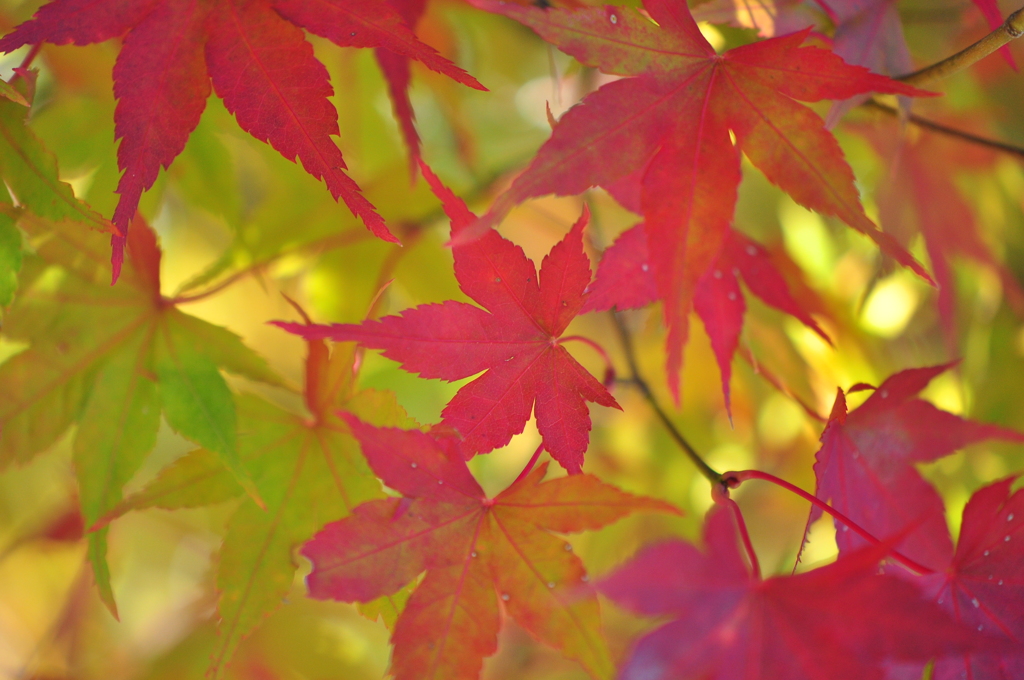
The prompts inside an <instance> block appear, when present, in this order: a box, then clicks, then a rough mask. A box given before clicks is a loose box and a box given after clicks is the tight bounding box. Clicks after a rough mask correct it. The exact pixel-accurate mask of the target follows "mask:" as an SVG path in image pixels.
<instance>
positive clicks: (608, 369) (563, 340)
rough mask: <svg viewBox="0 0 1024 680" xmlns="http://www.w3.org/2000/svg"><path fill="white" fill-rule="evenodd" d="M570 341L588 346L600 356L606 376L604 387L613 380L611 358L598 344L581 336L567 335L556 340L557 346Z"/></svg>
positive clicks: (613, 367) (613, 368)
mask: <svg viewBox="0 0 1024 680" xmlns="http://www.w3.org/2000/svg"><path fill="white" fill-rule="evenodd" d="M570 340H575V341H577V342H582V343H584V344H586V345H589V346H590V347H591V348H592V349H593V350H594V351H595V352H597V353H598V354H600V355H601V358H602V359H604V368H605V376H606V378H605V381H604V384H605V385H606V386H607V385H608V384H609V383H610V382H611V381H612V380H614V379H615V366H614V364H612V358H611V357H610V356H608V352H606V351H605V349H604V347H602V346H601V345H599V344H598V343H596V342H594V341H593V340H591V339H590V338H585V337H583V336H582V335H567V336H565V337H564V338H559V339H558V344H559V345H561V344H564V343H566V342H568V341H570Z"/></svg>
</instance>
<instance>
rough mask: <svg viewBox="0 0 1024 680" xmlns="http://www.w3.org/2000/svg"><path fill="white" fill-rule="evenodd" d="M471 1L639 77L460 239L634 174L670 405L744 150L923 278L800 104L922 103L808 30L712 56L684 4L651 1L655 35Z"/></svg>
mask: <svg viewBox="0 0 1024 680" xmlns="http://www.w3.org/2000/svg"><path fill="white" fill-rule="evenodd" d="M473 3H474V4H476V5H477V6H480V7H482V8H485V9H488V10H491V11H493V12H497V13H500V14H505V15H507V16H509V17H512V18H514V19H517V20H518V21H521V22H522V23H524V24H526V25H527V26H529V27H530V28H532V29H533V30H535V31H536V32H537V33H538V34H539V35H540V36H541V37H542V38H544V39H545V40H546V41H548V42H550V43H552V44H555V45H557V46H558V47H559V48H561V49H562V50H564V51H565V52H567V53H569V54H571V55H572V56H574V57H576V58H577V59H578V60H580V61H581V62H582V63H584V64H587V65H592V66H597V67H598V68H600V69H601V70H602V71H604V72H606V73H609V74H613V75H622V76H634V77H630V78H623V79H622V80H618V81H615V82H612V83H609V84H607V85H604V86H603V87H601V88H600V89H599V90H597V91H596V92H594V93H592V94H590V95H588V96H587V97H586V98H585V99H584V100H583V101H582V102H581V103H580V104H578V105H577V106H575V107H573V108H572V109H570V110H569V111H568V112H567V113H566V114H565V115H564V116H563V117H562V119H561V121H560V122H559V123H558V125H557V126H556V127H555V129H554V132H553V134H552V136H551V139H549V140H548V141H547V142H546V143H545V144H544V145H543V146H542V147H541V149H540V150H539V151H538V152H537V156H536V157H535V158H534V159H533V161H532V162H531V164H530V166H529V167H528V168H527V169H526V171H525V172H523V174H521V175H520V176H519V177H518V178H517V179H516V180H515V182H514V183H513V184H512V186H511V188H510V189H509V190H508V191H507V192H506V193H505V194H503V195H502V196H500V197H499V198H498V199H497V200H496V201H495V203H494V205H493V206H492V207H491V209H490V211H489V212H488V213H487V214H486V215H485V216H484V217H483V218H482V219H481V220H480V222H479V223H478V224H477V225H475V226H474V228H473V230H472V231H471V232H467V233H466V234H465V235H464V236H463V237H462V239H463V240H467V239H468V238H470V237H471V236H473V235H476V234H479V233H481V231H483V230H486V229H489V228H490V227H491V226H493V225H494V224H496V223H497V222H498V221H499V220H500V219H501V218H502V217H503V216H504V215H505V214H506V213H507V212H508V210H510V209H511V208H512V207H513V206H514V205H516V204H518V203H520V202H521V201H523V200H526V199H527V198H530V197H533V196H541V195H544V194H550V193H554V194H559V195H569V194H578V193H580V192H582V191H584V190H585V189H587V188H589V187H592V186H595V185H600V186H604V187H608V186H609V185H613V184H614V183H615V182H616V181H617V180H620V179H622V178H623V177H625V176H627V175H629V174H630V173H642V185H643V191H642V205H643V214H644V223H645V225H646V230H647V240H648V243H649V244H650V248H651V253H652V256H653V257H652V264H653V266H654V273H655V278H656V281H657V284H658V292H659V296H660V297H661V299H662V300H663V301H664V303H665V321H666V324H667V326H668V329H669V334H668V341H667V342H668V374H669V386H670V387H671V389H672V391H673V393H674V394H675V395H676V396H678V387H679V370H680V366H681V363H682V346H683V344H684V342H685V339H686V333H687V315H688V313H689V311H690V308H691V305H692V302H693V297H694V295H695V293H696V289H697V282H698V279H699V278H700V276H701V275H702V274H703V273H704V272H705V271H706V270H707V269H708V266H709V265H710V264H711V262H712V260H713V259H714V258H715V257H716V256H717V254H718V252H719V251H720V250H721V248H722V245H723V244H724V242H725V240H726V237H727V235H728V233H729V223H730V221H731V220H732V217H733V212H734V208H735V204H736V187H737V185H738V184H739V181H740V151H742V152H743V153H744V154H746V156H747V158H749V159H750V161H751V162H752V163H753V164H754V165H755V166H757V167H758V168H759V169H760V170H761V171H762V172H764V174H765V176H767V177H768V179H769V180H771V181H772V182H773V183H775V184H777V185H778V186H779V187H781V188H782V189H783V190H784V191H786V192H787V193H789V194H790V195H791V196H792V197H793V199H794V200H796V202H797V203H800V204H801V205H803V206H806V207H808V208H811V209H813V210H816V211H818V212H820V213H824V214H826V215H834V216H836V217H838V218H840V219H841V220H843V221H844V222H846V223H847V224H849V225H850V226H852V227H854V228H855V229H858V230H860V231H862V232H863V233H865V234H867V235H868V236H870V237H871V238H872V239H873V240H875V241H876V242H877V243H878V244H879V245H880V246H881V248H882V249H883V251H885V252H886V253H888V254H890V255H892V256H893V257H894V258H896V259H897V260H898V261H899V262H901V263H903V264H904V265H907V266H909V267H912V268H913V269H914V270H915V271H917V272H918V273H920V274H921V275H922V276H924V277H926V278H927V274H926V273H925V272H924V270H923V269H922V268H921V266H920V265H919V264H918V263H917V262H916V261H915V260H914V259H913V257H911V256H910V255H909V254H908V253H907V251H906V250H905V249H904V248H903V247H902V246H901V245H899V243H897V242H896V241H895V240H894V239H893V238H892V237H890V236H888V235H887V234H884V233H883V232H881V231H879V230H878V228H877V227H876V226H875V225H874V223H872V222H871V220H870V219H868V218H867V216H866V215H865V214H864V210H863V208H862V207H861V205H860V198H859V196H858V194H857V189H856V188H855V187H854V184H853V172H852V171H851V170H850V168H849V166H848V165H847V164H846V161H845V160H844V158H843V154H842V150H841V149H840V148H839V144H838V143H837V142H836V140H835V138H834V137H832V135H831V134H830V133H829V132H828V131H826V130H825V128H824V125H823V123H822V121H821V119H820V118H819V117H818V116H817V115H816V114H815V113H814V112H812V111H811V110H810V109H808V108H807V107H805V106H801V105H800V104H798V103H796V102H795V101H794V100H801V101H819V100H822V99H845V98H848V97H851V96H853V95H855V94H860V93H863V92H872V91H874V92H894V93H901V94H907V95H920V94H927V93H925V92H922V91H921V90H917V89H914V88H911V87H908V86H906V85H903V84H901V83H897V82H894V81H892V80H889V79H888V78H884V77H882V76H878V75H875V74H872V73H869V72H868V71H867V70H866V69H863V68H860V67H857V66H850V65H848V64H845V63H843V61H842V60H841V59H840V58H839V57H837V56H835V55H834V54H832V53H830V52H827V51H825V50H822V49H818V48H814V47H801V44H802V43H803V42H804V39H805V38H806V37H807V31H803V32H800V33H796V34H793V35H789V36H783V37H779V38H773V39H771V40H765V41H763V42H759V43H753V44H750V45H744V46H742V47H738V48H736V49H733V50H729V51H728V52H726V53H724V54H721V55H719V54H716V53H715V50H714V49H713V48H712V47H711V45H710V44H709V43H708V42H707V40H705V39H704V37H703V36H702V35H701V33H700V31H699V30H698V28H697V24H696V23H695V22H694V20H693V17H692V16H691V15H690V12H689V10H688V9H687V7H686V3H683V2H678V1H672V0H646V2H645V3H644V7H645V8H646V9H647V12H648V13H649V15H650V18H651V19H653V20H654V22H657V24H655V23H654V22H652V21H651V20H650V19H648V18H647V17H645V16H643V15H641V14H640V13H638V12H637V11H635V10H633V9H630V8H627V7H623V8H619V7H604V8H589V9H584V10H579V11H566V10H554V9H549V10H546V11H545V10H539V9H536V8H525V7H521V6H519V5H513V4H502V3H500V2H494V1H493V0H473ZM730 134H732V135H733V136H734V137H735V143H734V142H733V141H732V139H731V138H730ZM456 240H458V239H456Z"/></svg>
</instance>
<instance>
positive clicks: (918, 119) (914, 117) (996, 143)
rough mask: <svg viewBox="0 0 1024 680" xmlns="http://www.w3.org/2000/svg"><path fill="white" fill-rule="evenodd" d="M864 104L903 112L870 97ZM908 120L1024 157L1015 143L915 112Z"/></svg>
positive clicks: (885, 110)
mask: <svg viewBox="0 0 1024 680" xmlns="http://www.w3.org/2000/svg"><path fill="white" fill-rule="evenodd" d="M863 106H864V107H865V108H869V109H872V110H874V111H880V112H882V113H887V114H889V115H890V116H900V115H901V112H900V111H899V109H897V108H896V107H894V106H889V105H888V104H883V103H881V102H879V101H876V100H874V99H869V100H868V101H866V102H864V104H863ZM906 120H907V122H909V123H911V124H912V125H916V126H917V127H919V128H922V129H925V130H929V131H931V132H937V133H939V134H943V135H946V136H948V137H953V138H956V139H959V140H961V141H964V142H970V143H972V144H977V145H979V146H984V147H988V148H989V149H994V150H996V151H1002V152H1003V153H1008V154H1010V155H1012V156H1016V157H1017V158H1022V159H1024V147H1019V146H1015V145H1013V144H1008V143H1006V142H1000V141H998V140H995V139H989V138H988V137H981V136H980V135H975V134H973V133H970V132H966V131H964V130H958V129H956V128H952V127H949V126H948V125H943V124H942V123H936V122H935V121H933V120H928V119H927V118H922V117H921V116H918V115H915V114H913V113H911V114H910V115H908V116H906Z"/></svg>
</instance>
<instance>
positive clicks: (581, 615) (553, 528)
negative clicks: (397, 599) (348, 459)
mask: <svg viewBox="0 0 1024 680" xmlns="http://www.w3.org/2000/svg"><path fill="white" fill-rule="evenodd" d="M347 420H348V423H349V425H350V426H351V428H352V431H353V433H354V434H355V436H356V437H357V438H358V439H359V441H360V443H361V444H362V447H363V453H364V454H365V455H366V458H367V460H368V461H369V463H370V467H372V468H373V470H374V472H375V473H377V475H379V476H380V477H381V479H382V480H384V483H385V484H387V485H388V486H389V487H391V488H392V489H394V490H396V491H398V492H400V493H401V494H402V498H389V499H384V500H378V501H371V502H369V503H366V504H364V505H361V506H359V507H358V508H356V510H355V512H354V513H353V514H352V516H351V517H349V518H347V519H344V520H342V521H340V522H336V523H334V524H331V525H329V526H328V527H327V528H326V529H324V531H322V532H321V533H320V534H318V535H317V536H316V537H315V538H314V539H313V540H312V541H311V542H310V543H309V544H307V545H306V547H305V548H304V549H303V553H304V554H305V555H306V556H307V557H309V558H310V559H311V560H312V561H313V572H312V573H311V574H310V576H309V579H308V584H309V590H310V594H311V595H312V596H313V597H318V598H331V599H337V600H344V601H348V602H366V601H369V600H372V599H375V598H378V597H381V596H386V595H390V594H392V593H395V592H396V591H398V590H399V588H401V587H402V586H404V585H405V584H407V583H409V582H410V581H412V580H413V579H414V578H416V576H418V575H419V574H420V573H422V572H424V571H425V572H426V576H425V577H424V578H423V580H422V581H421V582H420V583H419V585H418V586H416V590H415V591H414V592H413V594H412V596H411V597H410V598H409V601H408V603H407V604H406V606H405V609H404V610H403V611H402V613H401V615H400V616H399V618H398V621H397V623H396V625H395V629H394V632H393V634H392V642H393V644H394V652H393V655H392V662H391V672H392V674H393V675H394V676H395V678H396V679H397V680H412V679H414V678H415V679H417V680H420V679H424V680H464V679H465V680H469V679H472V678H476V677H477V676H478V675H479V673H480V668H481V664H482V662H483V659H484V657H486V656H490V655H491V654H493V653H494V651H495V650H496V648H497V634H498V630H499V628H500V621H501V617H500V609H504V611H505V612H506V613H507V614H509V615H510V616H512V618H514V619H515V620H516V621H517V622H518V623H519V624H520V625H521V626H523V627H524V628H525V629H526V630H528V631H529V632H530V633H531V634H532V635H533V636H535V637H536V638H538V639H540V640H541V641H543V642H545V643H547V644H549V645H551V646H553V647H556V648H557V649H559V650H560V651H561V652H562V653H563V654H564V655H566V656H568V657H570V658H573V659H576V660H577V661H579V662H580V664H582V665H583V667H584V668H585V669H586V670H587V672H588V673H589V674H590V675H591V676H593V677H595V678H609V677H611V675H612V674H613V673H614V666H613V665H612V661H611V657H610V655H609V653H608V650H607V648H606V646H605V642H604V639H603V637H602V635H601V631H600V624H599V613H598V604H597V599H596V597H595V596H594V594H593V593H588V592H585V591H581V590H580V586H582V585H583V583H584V582H585V581H586V580H587V577H586V572H585V571H584V569H583V564H582V563H581V562H580V560H579V558H577V557H576V555H575V554H573V552H572V546H571V545H570V544H569V543H567V542H565V540H563V539H560V538H557V537H556V536H554V535H552V534H551V533H550V532H557V533H572V532H577V531H583V530H586V529H597V528H599V527H602V526H604V525H606V524H610V523H612V522H614V521H616V520H618V519H620V518H622V517H624V516H626V515H628V514H630V513H633V512H636V511H641V510H647V511H660V512H676V511H675V510H674V508H672V506H670V505H668V504H666V503H663V502H661V501H657V500H653V499H648V498H639V497H636V496H632V495H630V494H627V493H624V492H622V491H619V490H618V489H615V488H614V487H611V486H608V485H606V484H604V483H602V482H600V481H598V479H597V478H596V477H593V476H591V475H573V476H570V477H563V478H560V479H553V480H550V481H547V482H545V481H543V479H544V474H545V471H546V469H547V465H546V464H544V465H541V466H539V467H538V468H536V469H535V470H533V471H532V472H530V473H529V474H527V475H525V476H522V477H521V479H519V480H517V481H516V482H515V483H513V484H512V485H511V486H510V487H509V488H508V489H506V490H505V491H503V492H502V493H500V494H498V495H497V496H496V497H494V498H487V497H486V494H484V492H483V490H482V489H481V488H480V486H479V484H477V482H476V480H475V479H474V478H473V476H472V475H471V474H470V472H469V469H468V468H467V467H466V463H465V460H464V454H463V453H462V452H461V451H460V450H459V444H458V442H457V439H455V438H452V437H437V438H435V437H431V436H430V435H427V434H424V433H422V432H418V431H404V430H397V429H390V428H377V427H373V426H370V425H367V424H365V423H362V422H360V421H358V420H356V419H354V418H347Z"/></svg>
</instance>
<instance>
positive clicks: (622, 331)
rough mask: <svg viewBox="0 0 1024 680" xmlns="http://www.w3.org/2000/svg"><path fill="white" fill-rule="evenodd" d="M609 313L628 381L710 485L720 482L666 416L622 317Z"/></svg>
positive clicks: (720, 478)
mask: <svg viewBox="0 0 1024 680" xmlns="http://www.w3.org/2000/svg"><path fill="white" fill-rule="evenodd" d="M610 314H611V316H612V320H613V322H614V324H615V328H616V329H617V330H618V332H619V337H620V338H621V339H622V347H623V351H624V352H625V354H626V362H627V363H628V364H629V371H630V373H631V378H630V379H629V382H631V383H633V384H634V385H636V387H637V389H639V390H640V393H641V394H643V395H644V398H645V399H647V403H649V404H650V405H651V408H652V409H653V410H654V413H655V414H657V416H658V419H659V420H660V421H661V422H662V424H663V425H664V426H665V429H667V430H668V433H669V434H670V435H671V436H672V439H674V440H675V441H676V443H677V444H679V448H681V449H682V450H683V452H684V453H685V454H686V455H687V457H688V458H689V459H690V460H691V461H692V462H693V464H694V465H696V466H697V470H699V471H700V473H701V474H702V475H704V476H705V477H706V478H707V480H708V481H709V482H711V484H712V486H715V485H718V484H721V483H722V475H720V474H718V473H717V472H715V470H714V468H712V467H711V466H710V465H708V464H707V463H706V462H704V459H703V458H701V457H700V454H698V453H697V451H696V449H694V448H693V447H692V446H691V445H690V442H688V441H686V437H684V436H683V433H682V432H680V431H679V428H677V427H676V425H675V423H673V422H672V419H671V418H669V417H668V412H666V411H665V409H663V408H662V407H661V404H659V403H658V399H657V397H655V396H654V392H652V391H651V386H650V385H648V384H647V381H646V380H644V379H643V376H641V375H640V369H639V367H638V366H637V362H636V353H635V352H634V350H633V338H632V337H631V336H630V334H629V330H628V329H627V328H626V325H625V324H624V323H622V319H620V318H619V315H618V313H616V312H610Z"/></svg>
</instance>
